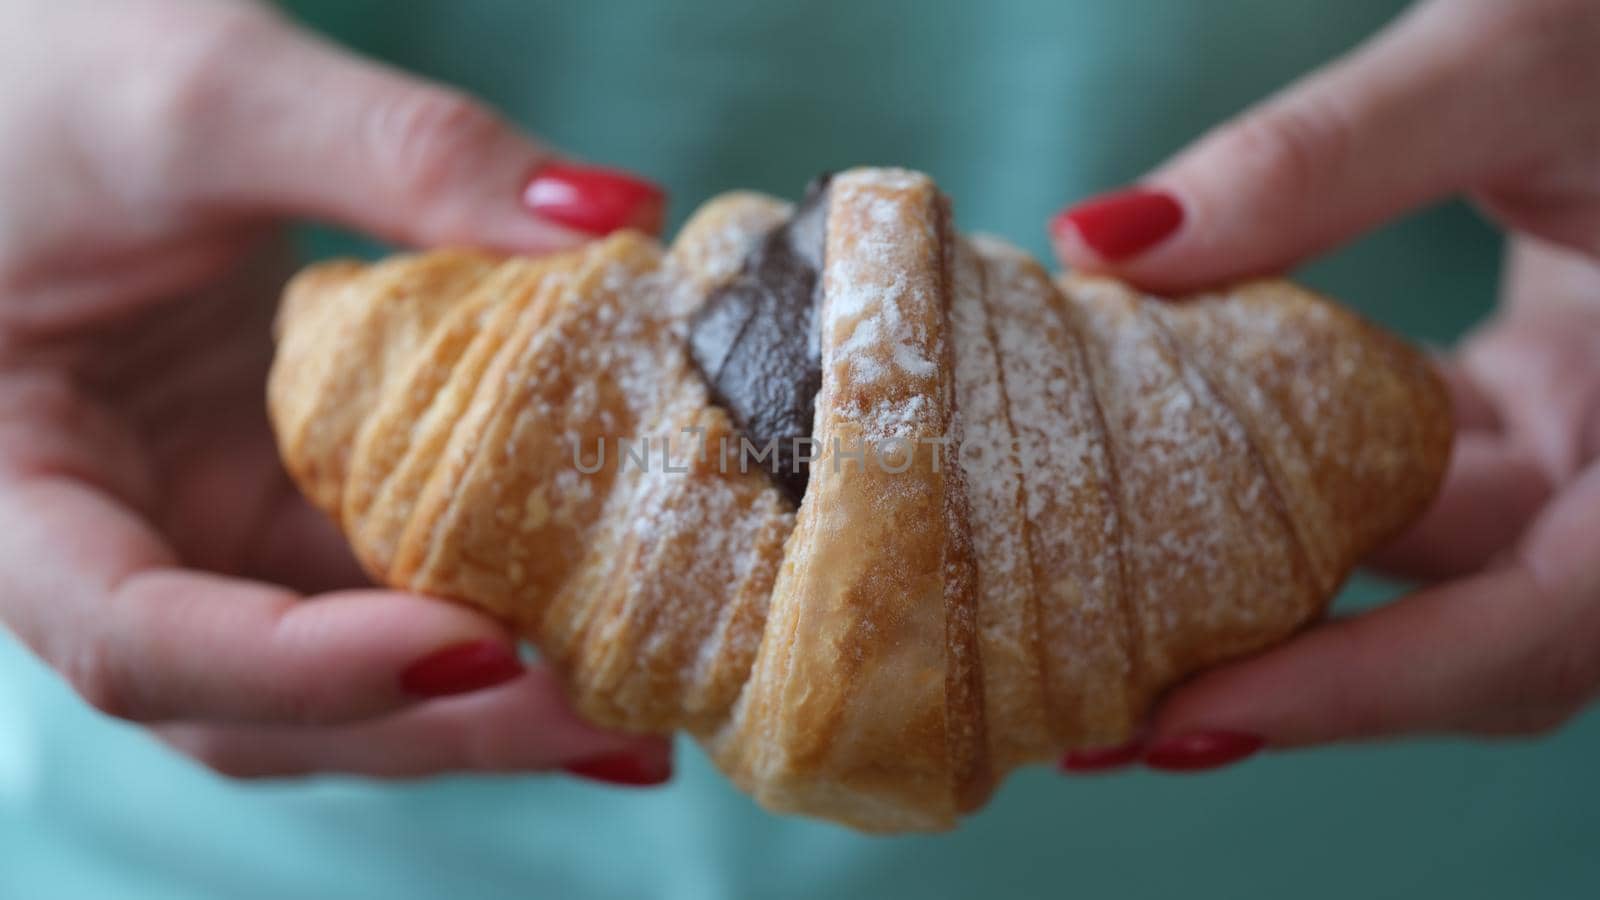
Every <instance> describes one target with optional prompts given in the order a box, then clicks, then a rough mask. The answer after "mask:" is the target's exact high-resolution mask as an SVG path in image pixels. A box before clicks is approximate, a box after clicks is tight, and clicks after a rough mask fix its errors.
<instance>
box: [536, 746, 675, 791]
mask: <svg viewBox="0 0 1600 900" xmlns="http://www.w3.org/2000/svg"><path fill="white" fill-rule="evenodd" d="M562 768H563V770H564V771H565V772H566V773H567V774H569V775H576V776H578V777H579V778H587V779H589V780H590V781H602V782H605V783H606V784H616V785H622V786H624V787H654V786H656V785H658V784H665V783H667V782H668V781H670V780H671V779H672V766H671V764H667V765H662V764H661V763H658V762H653V761H649V760H646V759H644V758H643V757H640V756H636V755H634V754H631V753H618V754H615V755H612V756H597V757H595V758H594V759H586V760H582V761H580V762H575V763H571V764H569V765H566V766H564V767H562Z"/></svg>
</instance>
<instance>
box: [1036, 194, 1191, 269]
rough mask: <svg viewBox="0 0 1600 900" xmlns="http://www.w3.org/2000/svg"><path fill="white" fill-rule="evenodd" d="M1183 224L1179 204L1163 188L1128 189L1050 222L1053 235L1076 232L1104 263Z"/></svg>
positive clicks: (1136, 251)
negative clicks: (1159, 189) (1160, 189)
mask: <svg viewBox="0 0 1600 900" xmlns="http://www.w3.org/2000/svg"><path fill="white" fill-rule="evenodd" d="M1182 224H1183V207H1182V206H1180V205H1179V204H1178V201H1177V200H1175V199H1173V197H1172V195H1171V194H1169V193H1167V192H1166V191H1154V190H1150V189H1149V188H1129V189H1128V190H1124V191H1117V192H1115V193H1111V194H1102V195H1101V196H1099V197H1093V198H1090V199H1089V200H1085V201H1084V202H1082V203H1080V204H1078V205H1077V206H1074V207H1071V208H1069V209H1067V210H1064V211H1063V212H1062V213H1061V214H1059V215H1057V216H1056V217H1055V220H1054V221H1052V222H1051V223H1050V231H1051V233H1052V234H1054V235H1055V236H1056V237H1057V238H1061V237H1063V236H1065V235H1067V234H1070V233H1073V232H1076V233H1077V235H1078V238H1079V239H1080V240H1082V241H1083V242H1084V243H1085V244H1087V245H1088V247H1089V249H1091V250H1093V251H1094V252H1095V254H1096V255H1098V256H1099V257H1100V258H1101V259H1103V260H1105V261H1106V262H1120V261H1121V260H1124V259H1127V258H1129V257H1131V256H1136V255H1138V254H1139V253H1142V252H1144V251H1145V250H1148V249H1150V248H1151V247H1154V246H1155V245H1156V244H1159V243H1161V242H1162V241H1163V240H1165V239H1166V238H1167V237H1169V236H1170V235H1171V234H1172V233H1173V232H1174V231H1177V230H1178V226H1179V225H1182Z"/></svg>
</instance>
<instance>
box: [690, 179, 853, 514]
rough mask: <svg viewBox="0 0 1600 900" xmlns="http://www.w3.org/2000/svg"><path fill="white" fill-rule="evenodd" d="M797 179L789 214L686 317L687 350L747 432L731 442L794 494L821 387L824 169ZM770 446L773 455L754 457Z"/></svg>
mask: <svg viewBox="0 0 1600 900" xmlns="http://www.w3.org/2000/svg"><path fill="white" fill-rule="evenodd" d="M829 177H830V176H828V175H821V176H818V177H817V178H816V179H815V180H813V181H812V182H811V184H810V185H809V186H807V188H806V196H805V199H804V200H802V201H800V205H799V206H798V207H796V208H795V211H794V215H793V216H792V217H791V218H790V219H789V221H788V222H786V223H784V224H783V225H781V226H779V227H777V228H774V229H773V230H772V231H770V232H768V233H767V235H766V236H765V237H764V238H762V240H761V241H760V242H759V243H757V244H756V246H755V247H754V249H752V250H751V251H750V253H749V254H748V255H746V256H745V259H744V265H743V266H742V267H741V268H740V270H739V274H738V275H735V276H734V277H733V279H732V280H730V281H729V282H728V283H727V284H725V285H723V286H722V287H719V288H718V289H717V290H715V291H713V292H712V293H711V295H710V296H709V297H707V298H706V302H705V304H704V305H702V306H701V307H700V309H699V310H698V311H697V312H696V313H695V315H694V318H693V319H692V320H691V321H690V323H689V355H690V356H691V357H692V358H693V359H694V363H695V365H696V366H697V367H698V368H699V369H700V374H701V375H703V376H704V377H705V379H706V383H707V384H708V385H710V387H711V395H712V398H713V399H714V400H716V402H717V403H718V404H719V405H721V406H723V407H724V408H726V409H727V410H728V412H729V413H730V414H731V415H732V416H733V421H734V423H735V424H737V425H738V426H739V429H740V430H741V431H742V432H743V433H744V437H745V439H746V440H747V441H749V448H740V450H741V452H742V453H744V454H746V458H747V461H748V462H749V464H751V465H760V466H762V467H763V468H765V469H766V470H767V471H768V473H769V474H771V476H772V478H773V481H774V482H775V483H776V484H777V485H778V487H779V488H780V489H782V490H783V492H784V493H786V494H788V495H789V498H790V499H791V500H793V501H794V502H795V503H797V504H798V503H799V502H800V500H801V499H802V498H803V497H805V493H806V483H807V481H808V480H809V478H810V464H809V457H810V455H811V454H810V440H811V425H812V418H813V416H814V414H815V410H816V400H817V392H818V391H820V390H821V389H822V351H821V343H820V339H819V338H820V322H819V321H818V319H819V316H818V312H819V306H820V305H821V300H822V290H821V285H820V284H819V278H820V275H821V272H822V247H823V242H824V238H825V236H826V233H827V212H828V179H829ZM769 448H770V450H771V452H772V456H770V457H765V458H762V459H760V461H759V462H758V461H757V460H758V457H762V455H763V454H764V453H765V452H767V450H768V449H769Z"/></svg>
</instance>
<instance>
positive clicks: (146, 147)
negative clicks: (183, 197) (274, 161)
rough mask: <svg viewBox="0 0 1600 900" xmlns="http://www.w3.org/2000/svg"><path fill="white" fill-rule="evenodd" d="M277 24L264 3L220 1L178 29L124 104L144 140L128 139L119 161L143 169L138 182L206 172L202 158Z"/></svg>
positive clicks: (127, 90) (128, 88)
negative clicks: (220, 2) (241, 83)
mask: <svg viewBox="0 0 1600 900" xmlns="http://www.w3.org/2000/svg"><path fill="white" fill-rule="evenodd" d="M275 23H276V19H275V18H274V17H273V16H272V15H270V14H269V13H268V12H267V11H266V10H265V9H264V8H262V7H261V6H260V5H259V4H253V3H251V4H242V3H241V4H217V5H216V8H215V9H208V10H207V11H206V12H205V14H204V15H197V16H194V17H193V21H191V22H189V23H187V24H186V27H185V28H183V29H182V30H181V31H178V32H175V33H174V34H173V36H172V39H171V40H170V41H169V42H168V43H167V44H166V45H165V46H164V47H163V48H162V52H161V54H160V56H158V57H156V58H154V59H153V60H152V62H151V64H150V65H148V66H146V67H144V69H143V71H141V72H140V73H139V74H138V75H136V76H135V77H133V78H131V79H129V81H128V83H127V84H125V85H124V86H123V88H122V91H123V96H122V100H123V102H122V103H120V104H119V106H120V108H121V109H122V110H123V111H124V113H125V114H126V115H127V116H128V119H127V121H126V122H125V123H123V124H124V126H125V128H124V130H125V131H128V132H129V133H136V134H139V135H141V140H140V141H138V142H132V141H127V142H124V143H123V145H122V153H121V158H122V159H123V160H124V162H126V163H128V164H130V165H132V166H134V167H142V168H143V169H144V171H143V172H142V175H143V176H144V177H143V178H142V179H138V180H139V181H143V182H146V183H151V184H159V185H171V184H181V183H183V179H182V176H184V175H186V174H190V173H193V172H195V171H200V170H201V169H202V168H203V166H202V163H203V162H204V160H202V159H201V158H200V155H201V154H204V153H206V152H208V148H209V147H210V145H211V144H212V143H213V140H212V139H213V138H214V137H215V131H216V128H217V123H218V122H220V121H223V119H224V117H225V116H226V114H227V111H228V108H229V105H230V104H237V103H238V101H239V97H238V92H239V89H240V77H241V75H247V73H248V72H249V71H250V69H251V68H252V63H253V62H258V61H261V60H263V58H264V56H265V54H267V53H268V52H270V48H271V43H272V41H273V40H274V39H276V37H277V31H276V29H275ZM135 150H137V151H139V152H138V154H135V153H134V151H135ZM130 157H132V158H131V159H130Z"/></svg>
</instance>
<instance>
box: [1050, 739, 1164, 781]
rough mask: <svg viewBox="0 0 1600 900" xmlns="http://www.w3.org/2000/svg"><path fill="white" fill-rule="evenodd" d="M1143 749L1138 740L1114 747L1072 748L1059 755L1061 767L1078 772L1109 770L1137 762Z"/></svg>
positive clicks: (1067, 770)
mask: <svg viewBox="0 0 1600 900" xmlns="http://www.w3.org/2000/svg"><path fill="white" fill-rule="evenodd" d="M1143 750H1144V745H1143V744H1141V743H1139V742H1138V741H1129V742H1128V743H1126V744H1118V745H1117V746H1115V747H1086V748H1084V749H1081V750H1073V751H1071V752H1069V753H1068V754H1067V755H1066V756H1063V757H1061V769H1062V770H1063V771H1066V772H1073V773H1079V774H1088V773H1092V772H1109V771H1111V770H1113V769H1120V768H1122V767H1123V766H1126V765H1128V764H1130V763H1134V762H1138V761H1139V754H1140V752H1141V751H1143Z"/></svg>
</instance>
